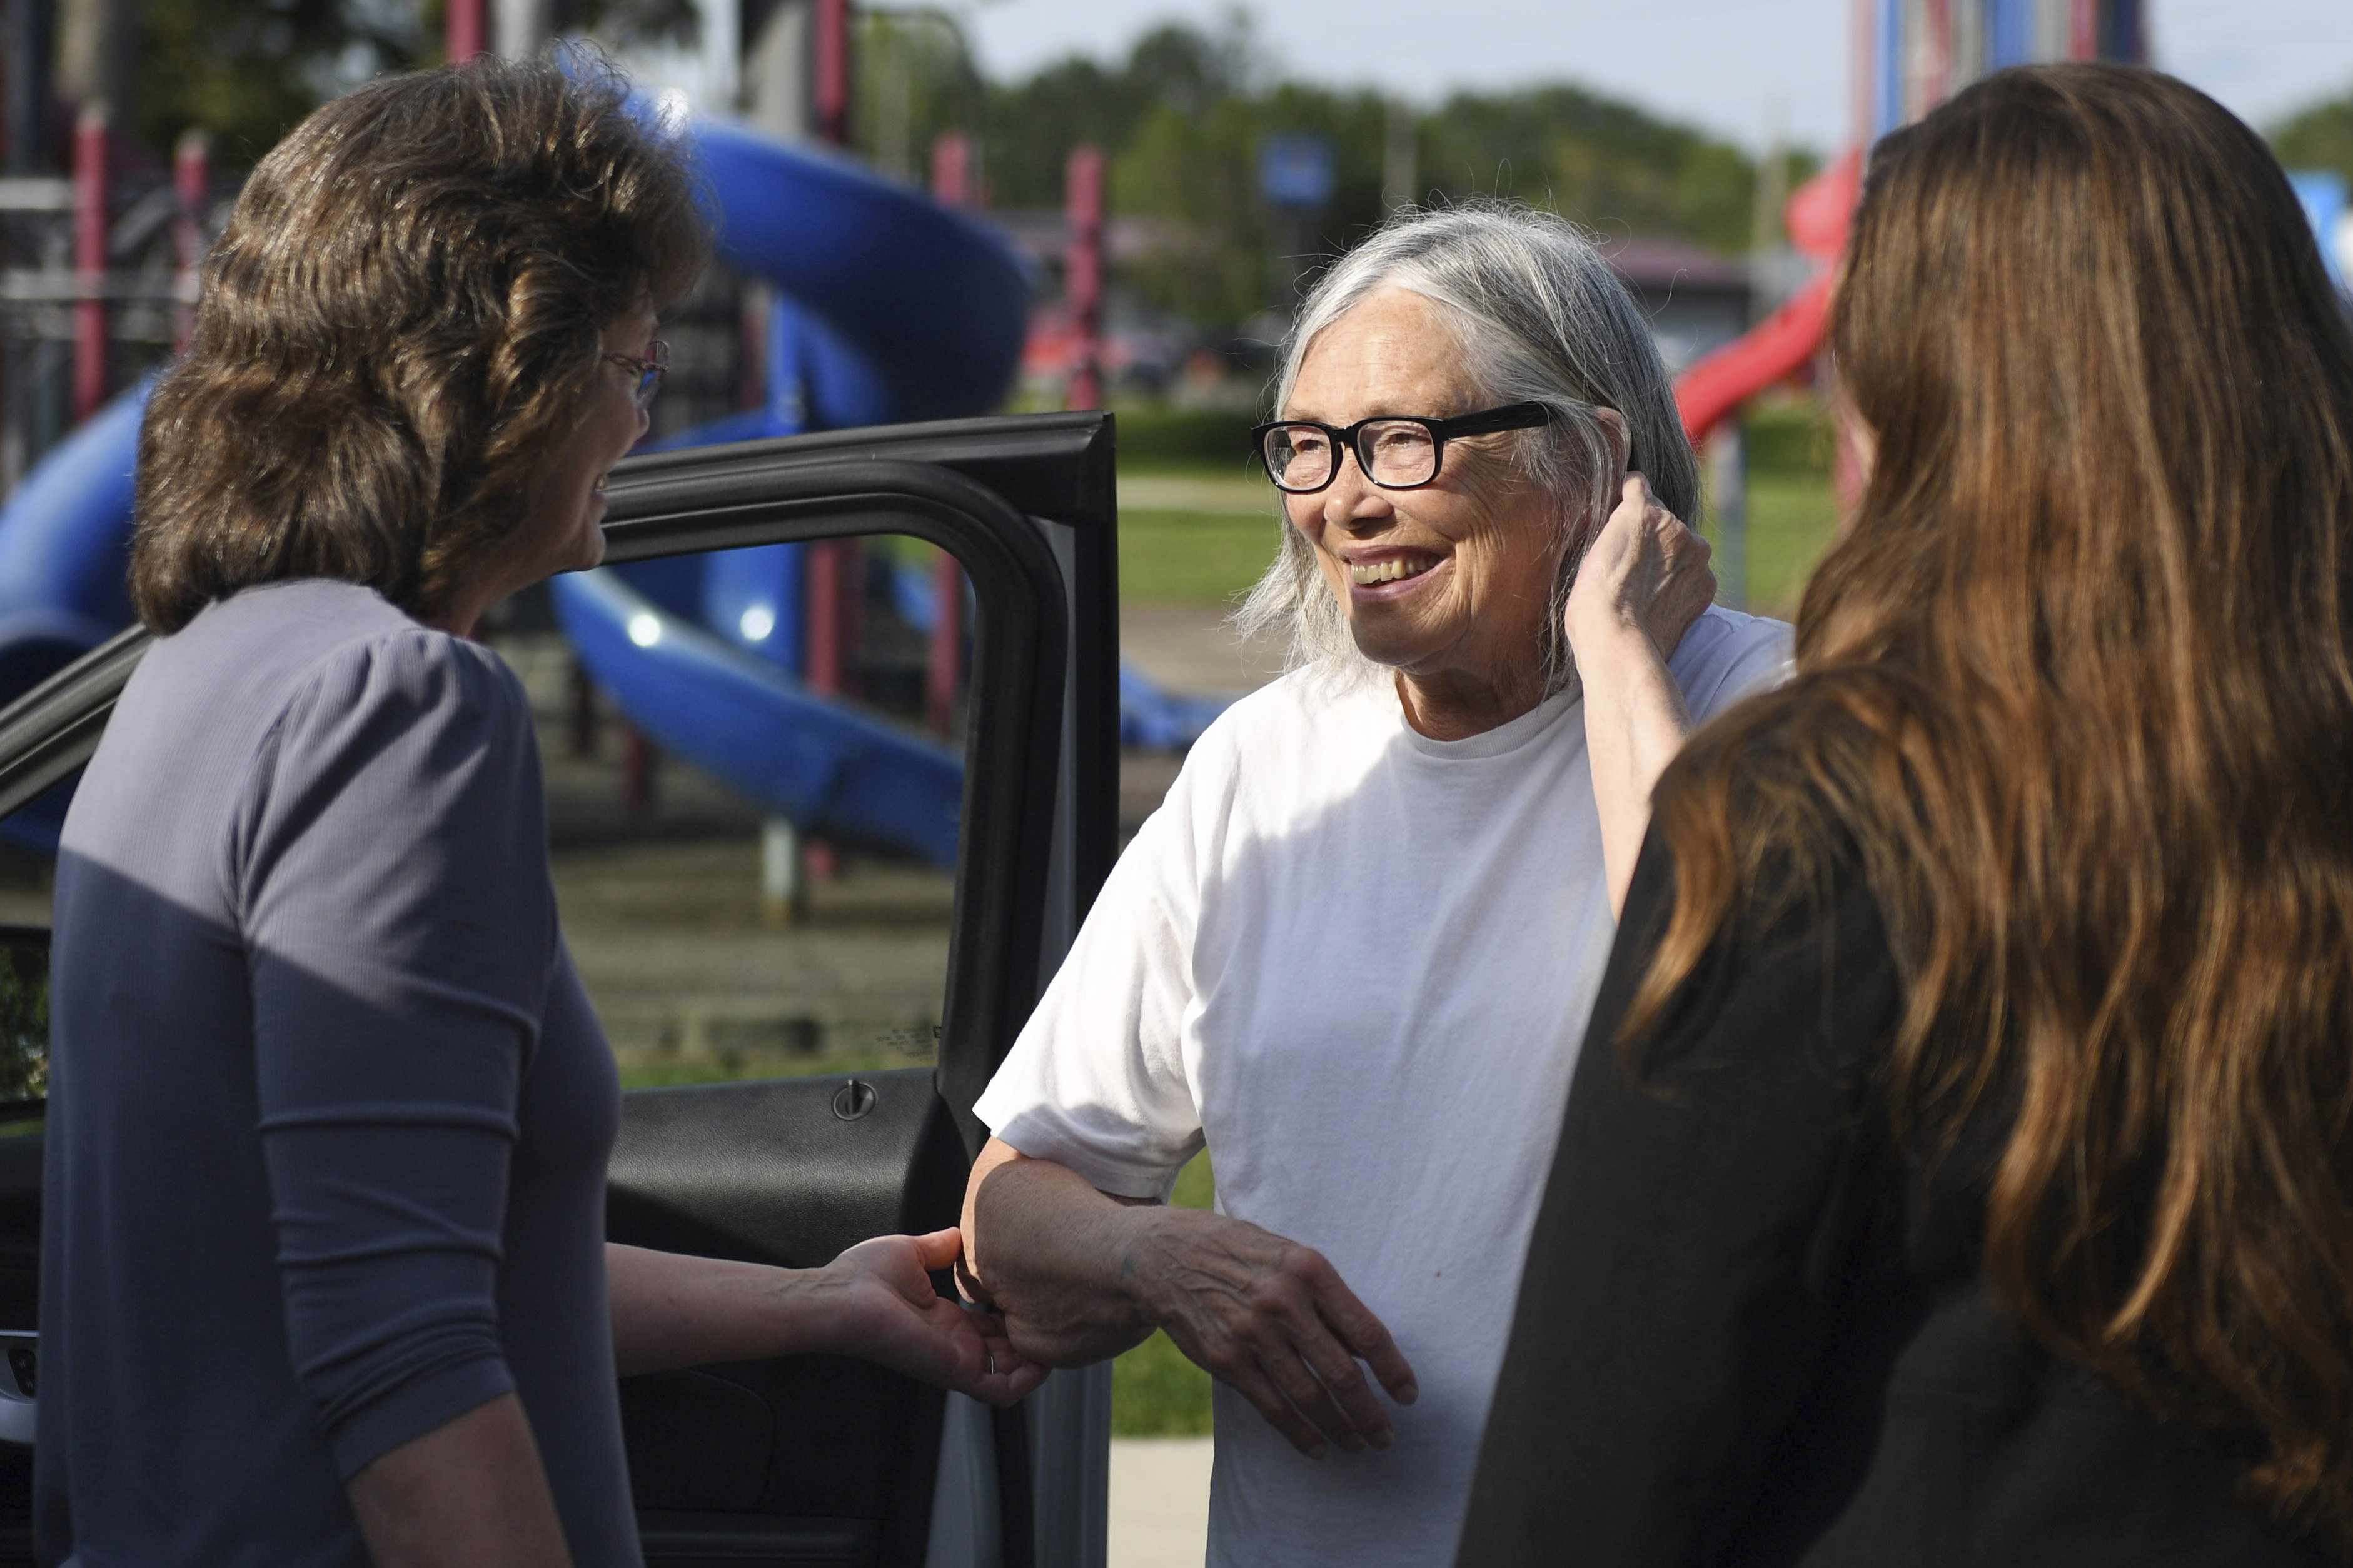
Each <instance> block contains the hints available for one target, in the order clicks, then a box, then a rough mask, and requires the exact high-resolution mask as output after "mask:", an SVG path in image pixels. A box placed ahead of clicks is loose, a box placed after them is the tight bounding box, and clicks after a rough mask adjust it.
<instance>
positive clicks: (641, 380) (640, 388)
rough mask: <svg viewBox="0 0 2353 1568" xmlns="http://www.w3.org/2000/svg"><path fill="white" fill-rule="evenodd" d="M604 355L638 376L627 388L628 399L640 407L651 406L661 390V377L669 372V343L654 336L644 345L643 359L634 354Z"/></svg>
mask: <svg viewBox="0 0 2353 1568" xmlns="http://www.w3.org/2000/svg"><path fill="white" fill-rule="evenodd" d="M605 357H606V359H607V360H608V361H610V362H611V363H614V364H617V365H619V366H620V367H621V368H622V369H623V370H626V371H628V373H629V374H631V375H634V376H636V377H637V378H638V384H637V385H635V386H633V387H631V388H630V389H629V397H630V400H631V401H632V402H634V403H636V404H637V405H638V407H640V408H651V407H652V406H653V405H654V395H655V394H656V393H659V391H661V384H662V377H663V376H665V375H668V374H670V345H669V344H668V343H666V342H662V341H661V340H660V339H659V338H656V339H655V340H654V341H653V342H649V343H648V344H647V345H646V356H645V358H643V359H639V358H638V356H637V355H635V354H607V355H606V356H605Z"/></svg>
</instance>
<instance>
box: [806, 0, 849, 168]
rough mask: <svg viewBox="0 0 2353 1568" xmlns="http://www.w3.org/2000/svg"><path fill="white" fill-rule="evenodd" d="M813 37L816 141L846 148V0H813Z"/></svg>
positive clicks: (847, 26)
mask: <svg viewBox="0 0 2353 1568" xmlns="http://www.w3.org/2000/svg"><path fill="white" fill-rule="evenodd" d="M813 32H814V34H815V37H813V38H812V39H811V40H810V42H811V45H812V47H811V49H810V53H811V54H812V55H813V56H814V57H815V58H814V60H813V62H812V63H813V64H814V65H815V67H816V71H815V75H816V78H817V79H816V81H815V82H814V83H813V84H812V87H813V89H814V90H813V91H812V93H811V95H810V96H811V99H812V100H813V107H814V108H815V109H816V110H817V139H818V141H820V142H831V143H832V144H833V145H835V146H837V147H847V146H848V145H849V0H817V15H816V17H815V20H814V26H813Z"/></svg>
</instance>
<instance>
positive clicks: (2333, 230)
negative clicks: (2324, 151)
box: [2287, 170, 2347, 289]
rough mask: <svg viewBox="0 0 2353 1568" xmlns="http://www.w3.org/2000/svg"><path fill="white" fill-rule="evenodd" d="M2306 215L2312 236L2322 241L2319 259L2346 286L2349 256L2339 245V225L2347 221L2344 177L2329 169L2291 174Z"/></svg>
mask: <svg viewBox="0 0 2353 1568" xmlns="http://www.w3.org/2000/svg"><path fill="white" fill-rule="evenodd" d="M2287 183H2288V184H2291V185H2294V186H2295V199H2296V200H2298V201H2300V202H2302V203H2303V204H2304V216H2306V217H2307V218H2310V219H2311V220H2312V234H2313V237H2314V238H2316V239H2317V240H2319V241H2320V259H2321V260H2322V261H2323V262H2325V263H2327V267H2328V280H2329V281H2330V282H2332V283H2334V284H2336V285H2337V287H2338V288H2339V289H2342V288H2345V287H2346V278H2345V268H2346V262H2347V258H2346V257H2345V255H2344V253H2343V252H2342V251H2340V250H2339V249H2338V248H2337V228H2338V226H2340V225H2342V224H2343V223H2344V221H2345V181H2344V178H2343V177H2342V176H2341V175H2337V174H2330V173H2328V172H2327V171H2326V170H2313V171H2302V170H2299V171H2297V172H2295V173H2293V174H2289V175H2288V177H2287Z"/></svg>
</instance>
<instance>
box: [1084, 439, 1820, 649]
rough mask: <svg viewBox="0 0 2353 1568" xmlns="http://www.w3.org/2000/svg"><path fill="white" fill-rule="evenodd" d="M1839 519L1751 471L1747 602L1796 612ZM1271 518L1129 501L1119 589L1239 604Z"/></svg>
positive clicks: (1791, 485)
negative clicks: (1133, 506) (1153, 507)
mask: <svg viewBox="0 0 2353 1568" xmlns="http://www.w3.org/2000/svg"><path fill="white" fill-rule="evenodd" d="M1837 526H1838V503H1837V501H1836V500H1835V499H1834V498H1833V497H1832V496H1831V486H1830V481H1829V480H1827V479H1815V478H1811V477H1808V476H1802V475H1784V474H1758V475H1755V476H1752V477H1751V478H1750V479H1749V481H1748V595H1747V597H1748V605H1749V607H1750V608H1751V609H1753V610H1755V611H1756V612H1757V613H1758V614H1759V615H1768V616H1788V615H1790V614H1791V613H1792V612H1794V611H1795V610H1796V609H1797V607H1798V595H1799V594H1800V593H1801V592H1803V591H1804V588H1805V585H1806V579H1807V577H1808V576H1809V575H1810V574H1811V573H1812V572H1813V569H1814V563H1815V562H1816V561H1818V560H1820V558H1821V553H1822V552H1823V550H1824V549H1826V548H1827V547H1828V546H1829V544H1830V541H1831V533H1832V532H1833V531H1835V530H1836V528H1837ZM1274 549H1275V524H1274V522H1273V521H1271V519H1267V518H1256V517H1243V516H1238V515H1236V514H1234V513H1231V512H1203V511H1145V510H1133V511H1124V512H1122V513H1121V514H1120V520H1119V592H1120V597H1121V598H1123V599H1124V600H1127V601H1129V602H1130V603H1142V602H1146V601H1158V602H1187V603H1201V604H1230V603H1231V602H1232V600H1233V597H1234V595H1238V594H1240V593H1242V592H1244V591H1246V590H1247V589H1248V588H1249V587H1250V584H1253V583H1255V582H1257V581H1258V578H1259V574H1260V573H1261V572H1263V571H1265V570H1266V563H1268V562H1269V561H1270V560H1271V559H1273V555H1274Z"/></svg>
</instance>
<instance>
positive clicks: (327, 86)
mask: <svg viewBox="0 0 2353 1568" xmlns="http://www.w3.org/2000/svg"><path fill="white" fill-rule="evenodd" d="M695 16H696V13H695V10H694V5H693V0H558V4H557V5H556V6H555V14H554V23H555V26H556V29H557V31H558V32H559V33H565V34H588V35H591V36H594V37H600V38H602V39H604V40H606V41H607V42H608V43H612V44H616V45H628V44H633V43H639V42H648V41H657V40H671V41H681V42H683V41H687V40H691V37H692V36H693V31H694V24H695ZM447 26H448V8H447V4H446V0H424V3H423V4H421V5H420V4H418V3H417V0H143V3H142V5H140V8H139V76H138V88H137V94H136V96H137V111H136V114H135V116H134V117H133V121H132V124H131V126H130V127H128V129H129V131H130V132H131V133H132V136H134V137H135V138H136V139H137V140H138V141H139V142H141V143H142V144H143V145H144V146H146V147H147V148H149V149H150V150H151V151H153V152H154V153H157V154H159V155H162V154H164V153H168V151H169V150H170V148H171V146H172V144H173V143H174V142H175V141H177V140H178V138H179V135H180V133H181V132H184V131H186V130H188V129H190V128H191V127H195V128H199V129H202V130H204V131H206V132H210V133H211V135H212V137H213V140H214V142H215V146H216V152H217V155H218V157H219V158H220V160H221V161H222V162H223V163H226V164H227V165H229V166H231V167H242V166H246V165H249V164H251V163H254V162H255V161H256V160H258V159H259V157H260V156H261V155H262V154H263V153H266V152H268V151H269V149H270V148H271V147H272V146H273V145H275V144H276V142H277V141H278V139H279V138H280V136H283V135H284V134H285V133H286V132H288V131H290V130H291V129H292V128H293V126H294V124H295V122H296V121H299V120H301V118H302V117H303V116H304V115H306V114H308V113H310V112H311V110H313V109H316V108H317V107H318V106H319V105H320V104H321V103H323V102H324V101H326V100H328V99H330V98H332V97H333V96H334V95H335V94H337V93H339V92H343V91H346V90H348V89H351V88H353V87H355V86H357V85H358V84H359V83H361V82H363V81H365V80H367V79H369V78H370V77H373V76H375V75H378V74H380V73H381V72H384V71H388V70H408V69H413V68H417V67H419V66H427V65H434V64H438V63H439V61H440V60H441V58H442V54H443V39H444V37H445V36H446V35H445V29H446V27H447Z"/></svg>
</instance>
